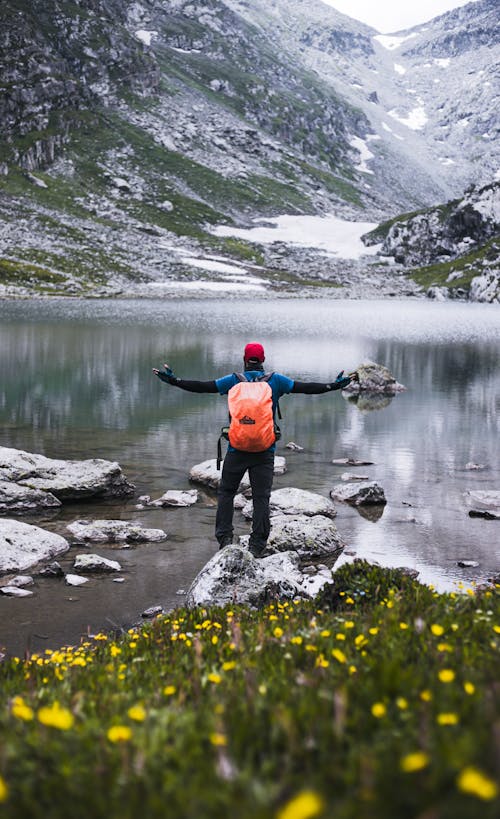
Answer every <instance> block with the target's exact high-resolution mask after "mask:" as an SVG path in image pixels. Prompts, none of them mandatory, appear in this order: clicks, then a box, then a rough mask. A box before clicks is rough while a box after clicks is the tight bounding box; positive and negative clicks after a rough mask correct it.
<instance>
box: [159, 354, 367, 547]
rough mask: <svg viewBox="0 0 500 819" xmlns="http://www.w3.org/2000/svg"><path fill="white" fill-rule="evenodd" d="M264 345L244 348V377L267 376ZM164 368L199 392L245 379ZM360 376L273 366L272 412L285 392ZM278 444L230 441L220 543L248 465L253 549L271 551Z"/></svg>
mask: <svg viewBox="0 0 500 819" xmlns="http://www.w3.org/2000/svg"><path fill="white" fill-rule="evenodd" d="M264 361H265V356H264V348H263V346H262V344H257V343H251V344H247V345H246V347H245V351H244V354H243V364H244V373H243V375H244V377H245V379H246V380H247V381H257V380H260V379H262V378H263V376H264V367H263V364H264ZM163 366H164V369H165V371H164V372H161V371H160V370H157V369H153V372H154V373H155V375H157V376H158V378H160V379H161V380H162V381H165V382H166V383H167V384H171V385H172V386H174V387H179V388H180V389H181V390H187V391H188V392H197V393H219V395H227V394H228V392H229V390H230V389H232V387H235V386H236V385H237V384H239V383H240V381H241V379H240V378H239V377H238V375H237V374H236V373H232V374H230V375H225V376H223V377H222V378H217V379H216V380H213V381H187V380H185V379H182V378H177V376H175V375H174V373H173V372H172V370H171V369H170V367H169V366H168V364H164V365H163ZM353 378H356V373H351V375H350V376H344V371H343V370H342V372H340V373H339V374H338V376H337V378H336V380H335V381H333V382H329V383H326V384H323V383H316V382H311V381H309V382H306V381H295V380H293V379H291V378H288V376H286V375H281V374H280V373H275V372H273V373H272V374H271V375H270V376H266V378H265V380H266V381H267V383H268V384H269V387H270V388H271V392H272V412H273V418H274V417H275V414H276V411H277V408H278V401H279V399H280V398H281V396H282V395H286V394H288V393H302V394H307V395H319V394H321V393H325V392H331V391H332V390H342V389H344V388H345V387H347V385H348V384H350V382H351V380H352V379H353ZM275 448H276V444H275V443H272V444H271V446H269V447H268V448H267V449H265V450H264V451H261V452H247V451H241V450H238V449H235V448H234V447H233V446H231V444H229V446H228V451H227V453H226V457H225V458H224V464H223V467H222V476H221V480H220V484H219V490H218V504H217V516H216V521H215V537H216V538H217V540H218V542H219V548H220V549H223V548H224V547H225V546H227V545H229V544H230V543H232V542H233V513H234V506H233V501H234V496H235V495H236V493H237V491H238V487H239V485H240V482H241V479H242V478H243V475H244V474H245V472H246V471H247V470H248V475H249V478H250V486H251V489H252V501H253V517H252V531H251V534H250V542H249V549H250V551H251V552H252V554H253V555H254V557H260V556H262V554H263V553H264V551H265V548H266V544H267V539H268V537H269V530H270V520H269V497H270V494H271V489H272V485H273V474H274V451H275Z"/></svg>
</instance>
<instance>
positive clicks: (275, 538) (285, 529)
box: [266, 515, 344, 559]
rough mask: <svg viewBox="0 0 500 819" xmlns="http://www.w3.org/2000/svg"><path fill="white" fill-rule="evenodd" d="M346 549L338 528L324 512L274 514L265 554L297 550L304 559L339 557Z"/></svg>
mask: <svg viewBox="0 0 500 819" xmlns="http://www.w3.org/2000/svg"><path fill="white" fill-rule="evenodd" d="M343 549H344V543H343V541H342V540H341V538H340V535H339V533H338V531H337V527H336V526H335V524H334V522H333V521H332V520H331V518H327V517H325V516H324V515H312V516H310V515H273V517H272V518H271V532H270V534H269V539H268V541H267V549H266V554H268V553H273V552H288V551H293V552H296V553H297V554H298V555H299V556H300V557H301V558H311V559H315V558H321V557H325V556H326V555H328V556H338V555H339V554H340V553H341V552H342V551H343Z"/></svg>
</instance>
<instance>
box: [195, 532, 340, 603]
mask: <svg viewBox="0 0 500 819" xmlns="http://www.w3.org/2000/svg"><path fill="white" fill-rule="evenodd" d="M299 563H300V557H299V555H298V554H297V553H296V552H281V553H278V554H274V555H270V556H269V557H266V558H261V559H257V558H254V557H253V556H252V554H251V553H250V552H249V551H248V550H247V549H244V548H242V547H241V546H234V545H233V546H226V548H225V549H222V550H221V551H218V552H216V553H215V555H214V556H213V557H212V558H211V560H209V561H208V563H207V564H206V565H205V566H204V567H203V569H202V570H201V571H200V572H199V574H198V575H197V577H196V578H195V580H194V581H193V583H192V584H191V587H190V589H189V591H188V594H187V597H186V606H187V607H188V608H195V607H196V606H224V605H226V604H228V603H230V604H231V605H250V606H255V607H260V606H264V605H266V604H267V603H270V602H272V601H274V600H293V599H294V598H297V597H300V598H313V597H315V596H316V594H317V593H318V592H319V591H320V589H321V588H323V586H325V585H326V584H327V583H332V582H333V581H332V573H331V571H330V570H329V569H328V568H327V567H325V566H323V567H318V570H317V571H316V572H315V574H314V575H313V574H310V573H307V574H304V573H303V572H301V570H300V568H299Z"/></svg>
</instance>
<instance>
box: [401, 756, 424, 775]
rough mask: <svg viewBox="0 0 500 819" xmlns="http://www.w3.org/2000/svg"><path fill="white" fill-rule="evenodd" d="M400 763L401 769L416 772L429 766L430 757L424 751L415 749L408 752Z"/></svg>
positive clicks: (406, 771)
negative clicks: (410, 752)
mask: <svg viewBox="0 0 500 819" xmlns="http://www.w3.org/2000/svg"><path fill="white" fill-rule="evenodd" d="M399 764H400V768H401V770H402V771H404V772H405V773H414V772H415V771H421V770H422V769H423V768H426V767H427V765H428V764H429V757H428V755H427V754H425V753H424V752H423V751H414V752H413V753H412V754H406V756H404V757H403V758H402V759H401V761H400V763H399Z"/></svg>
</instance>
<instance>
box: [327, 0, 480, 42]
mask: <svg viewBox="0 0 500 819" xmlns="http://www.w3.org/2000/svg"><path fill="white" fill-rule="evenodd" d="M472 1H473V2H477V0H472ZM323 2H324V3H326V4H327V5H328V6H333V7H334V8H335V9H337V11H341V12H342V14H347V15H349V17H354V19H355V20H361V21H362V22H363V23H367V24H368V25H369V26H372V27H373V28H376V29H377V30H378V31H380V32H381V33H382V34H388V33H391V32H393V31H399V30H400V29H403V28H411V26H416V25H418V24H419V23H425V22H426V21H427V20H431V19H432V18H433V17H438V15H440V14H444V12H445V11H450V9H455V8H457V7H458V6H465V5H466V4H467V3H468V2H470V0H418V3H408V2H405V0H323Z"/></svg>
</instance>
